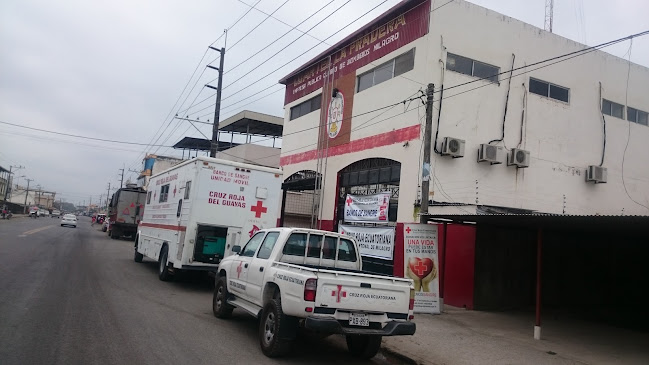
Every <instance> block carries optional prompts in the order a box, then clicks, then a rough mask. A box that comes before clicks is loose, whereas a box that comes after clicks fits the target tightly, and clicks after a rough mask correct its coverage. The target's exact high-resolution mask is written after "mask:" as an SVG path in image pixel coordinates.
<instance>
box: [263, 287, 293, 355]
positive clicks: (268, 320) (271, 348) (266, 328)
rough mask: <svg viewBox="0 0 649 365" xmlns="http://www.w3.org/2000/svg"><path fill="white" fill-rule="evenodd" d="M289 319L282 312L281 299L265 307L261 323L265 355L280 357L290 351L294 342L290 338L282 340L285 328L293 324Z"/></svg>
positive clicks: (269, 302)
mask: <svg viewBox="0 0 649 365" xmlns="http://www.w3.org/2000/svg"><path fill="white" fill-rule="evenodd" d="M289 319H290V318H288V316H286V315H285V314H284V312H282V302H281V301H280V299H279V298H278V299H271V300H270V301H268V303H267V304H266V306H264V311H263V312H262V315H261V321H260V322H259V343H260V344H261V351H262V352H263V353H264V355H266V356H268V357H278V356H282V355H285V354H286V353H288V352H289V351H290V349H291V345H292V343H293V341H292V340H291V339H290V338H282V333H283V332H284V331H285V329H284V326H286V325H290V324H291V322H292V321H290V320H289Z"/></svg>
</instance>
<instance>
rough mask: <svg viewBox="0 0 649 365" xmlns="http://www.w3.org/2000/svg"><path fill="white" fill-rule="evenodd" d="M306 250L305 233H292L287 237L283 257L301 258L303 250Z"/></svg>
mask: <svg viewBox="0 0 649 365" xmlns="http://www.w3.org/2000/svg"><path fill="white" fill-rule="evenodd" d="M305 248H306V233H293V234H291V236H289V238H288V240H287V241H286V244H285V245H284V250H283V251H282V253H283V254H284V255H292V256H302V257H304V250H305Z"/></svg>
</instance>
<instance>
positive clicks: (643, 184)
mask: <svg viewBox="0 0 649 365" xmlns="http://www.w3.org/2000/svg"><path fill="white" fill-rule="evenodd" d="M413 47H416V53H415V67H414V69H413V70H412V71H410V72H407V73H405V74H404V75H403V77H396V78H393V79H391V80H388V81H385V82H383V83H381V84H379V85H376V86H374V87H371V88H369V89H366V90H364V91H361V92H358V93H356V95H355V99H354V108H353V115H358V114H360V113H365V112H367V111H370V110H374V109H377V108H380V107H383V106H385V105H389V104H393V103H395V102H399V101H401V100H404V99H406V98H409V97H411V96H412V95H414V94H416V93H417V92H418V90H419V89H422V90H425V84H427V83H428V82H432V83H434V84H435V86H436V89H438V88H439V87H440V85H442V83H443V85H444V88H445V91H444V100H443V102H442V105H441V122H440V126H439V139H438V146H441V141H442V139H443V137H445V136H451V137H457V138H460V139H464V140H466V150H465V157H464V158H457V159H451V158H449V157H442V156H439V155H437V154H435V153H433V154H432V156H433V157H432V166H433V171H434V178H433V180H434V184H431V189H432V190H433V192H432V193H433V197H434V199H435V200H436V201H441V202H458V203H466V204H476V202H477V203H478V204H479V205H493V206H503V207H511V208H522V209H530V210H536V211H541V212H550V213H562V212H564V211H565V213H567V214H642V215H646V214H649V209H647V208H645V207H642V206H640V205H638V204H636V203H634V202H633V201H632V200H631V198H630V197H632V198H633V199H634V200H636V201H637V202H639V203H640V204H643V205H645V206H649V165H647V163H646V159H647V156H648V155H649V127H646V126H642V125H639V124H635V123H630V122H628V121H626V120H622V119H618V118H615V117H612V116H606V155H605V159H604V165H603V166H604V167H606V168H607V169H608V182H607V183H606V184H597V185H595V184H592V183H586V182H585V176H584V173H585V170H586V168H587V166H588V165H599V163H600V159H601V154H602V147H603V138H604V137H603V128H602V118H601V113H600V106H599V103H600V97H599V93H600V88H599V83H600V82H601V85H602V97H603V98H605V99H608V100H611V101H614V102H617V103H620V104H627V105H629V106H631V107H634V108H637V109H640V110H643V111H649V69H647V68H646V67H642V66H639V65H635V64H631V65H630V66H629V63H628V62H627V61H625V60H623V59H620V58H618V57H615V56H612V55H609V54H606V53H605V52H603V51H593V52H590V53H588V54H585V55H582V56H579V57H576V58H574V59H572V60H568V61H565V62H560V63H557V64H554V65H549V66H547V67H544V68H540V69H536V70H535V69H534V68H535V67H539V66H541V65H538V66H529V67H527V68H526V69H524V70H520V71H514V75H515V77H513V78H512V81H511V89H510V92H509V103H508V110H507V118H506V124H505V139H504V141H503V143H500V144H499V145H501V146H503V147H507V148H513V147H516V146H517V145H518V144H519V139H520V133H521V115H522V110H523V98H524V97H525V98H526V99H527V105H526V113H525V120H524V125H523V129H522V134H523V138H522V141H521V148H523V149H526V150H529V151H530V153H531V165H530V167H529V168H526V169H516V168H515V167H509V166H507V165H506V163H503V164H500V165H489V164H488V163H477V161H476V160H477V151H478V147H479V144H480V143H487V142H489V141H490V140H494V139H499V138H500V134H501V128H502V121H503V113H504V106H505V99H506V95H507V88H508V80H503V81H501V82H500V84H495V83H490V82H487V81H482V80H478V81H475V80H477V79H476V78H474V77H472V76H467V75H463V74H460V73H456V72H453V71H445V72H443V68H442V65H441V63H440V60H442V61H444V62H446V52H451V53H455V54H458V55H460V56H465V57H469V58H472V59H475V60H477V61H481V62H484V63H489V64H492V65H495V66H498V67H500V70H501V71H506V70H509V69H510V68H511V64H512V63H511V62H512V53H513V54H515V64H514V66H515V67H521V66H525V65H531V64H533V63H535V62H538V61H541V60H544V59H548V58H551V57H554V56H558V55H562V54H566V53H570V52H574V51H578V50H581V49H583V48H585V46H584V45H581V44H578V43H576V42H573V41H571V40H568V39H565V38H562V37H560V36H557V35H555V34H551V33H547V32H545V31H543V30H541V29H538V28H536V27H533V26H531V25H528V24H525V23H523V22H520V21H518V20H515V19H512V18H509V17H506V16H504V15H501V14H498V13H496V12H493V11H490V10H487V9H485V8H482V7H479V6H476V5H473V4H470V3H468V2H465V1H457V2H453V3H450V4H448V5H446V6H444V7H443V8H441V9H439V10H437V11H435V12H433V13H432V14H431V21H430V31H429V33H428V34H427V35H426V36H424V37H422V38H420V39H418V40H416V41H414V42H411V43H410V44H408V45H406V46H404V47H402V48H400V49H399V50H396V51H394V52H392V53H391V54H389V55H386V56H385V57H383V58H382V59H379V60H377V61H375V62H373V63H372V64H371V65H367V66H365V67H363V68H360V69H359V70H357V72H356V74H357V75H359V74H361V73H363V72H365V71H366V70H369V69H372V68H373V67H375V66H376V65H379V64H381V63H383V62H384V61H387V60H390V59H392V58H394V57H395V56H397V55H399V54H401V53H403V52H405V51H407V50H409V49H410V48H413ZM543 65H547V63H544V64H543ZM629 67H630V68H629ZM525 71H526V72H527V73H524V72H525ZM627 72H629V75H630V76H629V82H628V88H627ZM518 74H520V75H518ZM507 76H508V74H507V75H503V76H501V78H506V77H507ZM530 76H531V77H534V78H537V79H540V80H543V81H548V82H551V83H554V84H557V85H560V86H563V87H567V88H569V89H570V101H569V103H564V102H561V101H557V100H554V99H549V98H545V97H542V96H539V95H536V94H532V93H528V92H527V90H528V86H529V85H528V84H529V77H530ZM471 81H475V82H472V83H470V84H468V85H466V86H461V87H454V86H456V85H460V84H462V83H465V82H471ZM476 87H480V88H477V89H475V90H471V91H469V89H473V88H476ZM318 93H319V92H314V93H311V94H310V95H309V96H307V97H304V98H302V99H300V100H297V101H295V102H293V103H290V104H288V105H286V107H285V113H286V114H285V116H286V119H285V124H284V128H285V129H284V132H285V135H284V137H283V150H282V156H290V155H293V154H295V153H297V152H304V151H310V150H313V149H314V148H315V143H316V141H317V130H316V129H315V128H313V129H311V130H309V131H307V132H301V133H296V134H293V133H294V132H295V131H296V130H299V129H304V128H307V127H316V126H317V123H318V122H319V118H320V113H318V112H313V113H311V114H308V115H307V116H304V117H301V118H298V119H295V120H293V121H290V120H289V113H290V107H291V106H294V105H296V104H298V103H300V102H302V101H304V100H307V99H308V98H310V97H313V96H315V95H317V94H318ZM439 97H440V94H439V93H436V94H435V97H434V99H435V104H434V106H435V109H434V121H433V127H435V126H436V125H437V113H438V109H439V107H440V103H439ZM420 106H421V103H420V102H419V101H413V102H412V103H410V104H408V105H399V106H396V107H394V108H392V109H389V110H388V111H384V110H382V111H380V112H377V113H372V114H368V115H365V116H360V117H355V118H353V119H352V120H351V123H352V134H351V140H352V141H351V142H350V143H352V144H353V143H354V141H355V140H356V141H357V140H358V139H360V138H364V137H369V136H375V135H377V134H380V133H385V132H389V131H391V130H395V129H399V128H404V127H408V126H412V125H417V124H421V125H422V130H421V134H423V116H424V108H423V107H420ZM381 113H383V114H382V115H380V116H377V115H378V114H381ZM347 117H348V116H345V118H347ZM389 117H392V118H389ZM372 118H374V119H372ZM388 118H389V119H388ZM364 126H366V127H364ZM432 134H433V138H434V137H435V130H434V129H433V133H432ZM629 136H630V137H629ZM628 137H629V138H628ZM627 140H628V146H627ZM310 143H312V144H311V145H309V144H310ZM301 147H302V148H301ZM625 149H626V154H625ZM371 157H383V158H391V159H394V160H397V161H399V162H401V163H402V167H401V168H402V170H401V183H400V199H399V213H398V221H400V222H409V221H414V220H416V217H415V216H414V214H413V213H414V202H415V201H416V200H417V198H418V189H419V188H418V185H419V183H420V174H421V170H420V166H421V162H420V161H421V139H419V140H412V141H409V143H408V146H403V144H402V143H398V144H391V145H388V146H384V147H379V148H374V149H370V150H364V151H361V152H355V153H349V154H345V155H340V156H335V157H330V158H329V159H328V161H327V176H326V177H325V180H326V183H325V191H324V194H325V195H324V196H325V199H324V214H323V217H322V219H332V218H333V214H334V210H335V186H336V174H337V171H339V170H340V169H342V168H344V167H345V166H347V165H349V164H351V163H353V162H355V161H358V160H361V159H365V158H371ZM623 160H624V177H625V179H624V183H625V184H626V191H628V195H630V197H629V196H628V195H627V193H626V192H625V189H624V186H623V183H622V162H623ZM283 168H284V171H285V177H288V176H290V175H291V174H292V173H294V172H297V171H300V170H316V161H315V160H309V161H305V162H301V163H297V164H289V165H285V166H283ZM476 191H477V194H476ZM564 195H565V198H564ZM476 199H477V201H476ZM564 201H565V203H564ZM564 206H565V207H564ZM466 209H473V211H472V212H475V207H471V208H469V207H467V208H466ZM429 211H430V212H431V213H433V212H438V211H439V212H448V209H445V208H444V209H442V208H435V207H431V208H430V210H429Z"/></svg>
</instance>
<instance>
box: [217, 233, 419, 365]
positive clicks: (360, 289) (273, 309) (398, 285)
mask: <svg viewBox="0 0 649 365" xmlns="http://www.w3.org/2000/svg"><path fill="white" fill-rule="evenodd" d="M232 252H234V253H235V254H234V255H232V256H229V257H226V258H225V259H223V260H222V261H221V264H220V266H219V269H218V272H217V275H216V283H215V290H214V297H213V302H212V309H213V311H214V315H215V316H216V317H218V318H228V317H229V316H230V315H231V314H232V310H233V309H234V308H239V309H242V310H244V311H246V312H248V313H250V314H251V315H252V316H254V317H256V318H261V320H260V327H259V336H260V344H261V349H262V351H263V353H264V354H265V355H266V356H269V357H274V356H280V355H283V354H285V353H287V352H288V351H289V350H290V346H291V342H292V340H293V339H294V338H295V336H296V333H297V330H298V328H299V327H304V328H306V329H308V330H311V331H314V332H318V333H323V334H343V335H345V336H346V339H347V347H348V349H349V351H350V352H351V353H352V354H353V355H355V356H358V357H363V358H371V357H373V356H374V355H376V353H377V352H378V351H379V349H380V347H381V339H382V336H396V335H413V334H414V333H415V330H416V327H415V324H414V323H413V322H410V320H411V319H412V318H413V307H414V286H413V283H412V280H410V279H403V278H396V277H388V276H382V275H374V274H368V273H363V272H362V269H363V266H362V265H363V263H362V259H361V257H360V255H359V253H358V252H359V250H358V244H357V243H356V241H355V240H354V239H353V238H351V237H349V236H345V235H342V234H338V233H334V232H327V231H320V230H314V229H302V228H271V229H264V230H261V231H259V232H257V233H256V234H255V235H254V236H252V237H251V238H250V240H249V241H248V242H247V243H246V245H245V246H244V247H243V248H241V247H239V246H234V247H233V248H232Z"/></svg>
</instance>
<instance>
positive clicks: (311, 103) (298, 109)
mask: <svg viewBox="0 0 649 365" xmlns="http://www.w3.org/2000/svg"><path fill="white" fill-rule="evenodd" d="M321 103H322V94H320V95H318V96H316V97H313V98H311V99H309V100H307V101H304V102H301V103H300V104H298V105H296V106H294V107H292V108H291V119H290V120H293V119H297V118H299V117H301V116H304V115H307V114H309V113H311V112H314V111H316V110H320V104H321Z"/></svg>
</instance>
